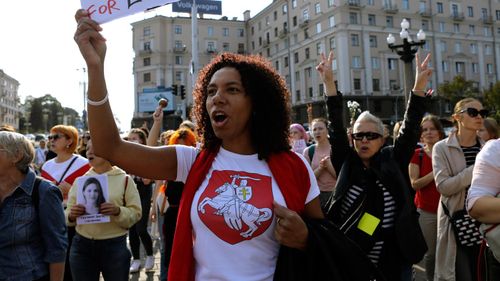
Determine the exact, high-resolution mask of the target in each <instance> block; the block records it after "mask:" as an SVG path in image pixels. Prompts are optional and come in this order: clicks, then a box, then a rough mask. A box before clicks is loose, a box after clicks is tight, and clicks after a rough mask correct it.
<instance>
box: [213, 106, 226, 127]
mask: <svg viewBox="0 0 500 281" xmlns="http://www.w3.org/2000/svg"><path fill="white" fill-rule="evenodd" d="M210 117H211V119H212V123H213V126H214V127H219V128H220V127H223V126H224V125H225V124H226V123H227V120H228V116H227V115H226V113H225V112H224V111H220V110H216V111H214V112H212V114H211V116H210Z"/></svg>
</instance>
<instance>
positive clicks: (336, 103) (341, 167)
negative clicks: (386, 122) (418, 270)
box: [324, 93, 429, 264]
mask: <svg viewBox="0 0 500 281" xmlns="http://www.w3.org/2000/svg"><path fill="white" fill-rule="evenodd" d="M344 103H345V102H344V101H343V98H342V95H341V94H340V93H339V95H338V96H331V97H328V99H327V106H328V114H329V121H330V126H331V127H332V129H333V136H332V138H333V139H332V154H331V160H332V164H333V166H334V168H335V171H336V172H337V174H338V177H337V185H336V188H335V193H334V194H333V195H332V197H331V198H330V200H329V201H328V202H327V204H326V205H325V206H324V211H325V214H326V216H327V218H328V219H329V220H331V221H332V222H333V223H334V224H336V225H338V226H339V227H340V228H341V226H342V224H343V223H344V221H342V220H343V219H342V218H341V216H340V207H341V206H340V205H341V202H342V200H343V199H344V198H345V195H346V194H347V191H348V190H349V188H351V187H352V185H353V183H354V182H359V180H360V179H359V177H360V176H361V175H363V173H362V172H361V171H363V169H364V167H363V164H362V161H361V160H360V158H359V156H358V155H357V153H356V151H355V150H354V149H353V148H351V147H350V146H349V143H348V139H347V133H346V128H345V126H344V120H343V114H344V113H343V112H344ZM428 103H429V98H424V97H420V96H416V95H413V94H411V96H410V99H409V106H408V109H407V112H406V113H405V118H404V121H403V124H402V126H401V129H400V133H399V136H398V137H397V139H396V141H395V144H394V146H386V147H384V148H382V149H381V150H380V151H379V152H377V153H376V154H375V155H374V156H373V157H372V159H371V162H370V171H371V172H372V173H373V174H374V175H375V176H376V178H378V179H379V180H380V181H381V182H382V184H383V185H384V186H385V187H386V188H387V189H388V190H389V192H390V193H391V194H392V195H393V196H394V199H395V201H396V207H397V213H396V218H395V224H394V238H395V240H396V241H395V245H396V247H397V250H398V251H399V252H400V254H401V255H400V257H396V258H397V259H398V260H401V261H402V262H403V263H406V264H415V263H418V262H419V261H420V260H421V259H422V257H423V255H424V254H425V252H426V251H427V245H426V243H425V240H424V238H423V235H422V231H421V229H420V226H419V224H418V213H417V212H416V209H415V206H414V204H413V196H412V194H413V193H412V189H411V187H410V186H409V180H408V165H409V163H410V160H411V157H412V155H413V152H414V150H415V147H416V144H417V142H418V140H419V137H420V121H421V120H422V117H423V116H424V114H425V112H426V108H427V105H428ZM361 207H362V206H361ZM347 217H349V216H347ZM341 229H342V228H341Z"/></svg>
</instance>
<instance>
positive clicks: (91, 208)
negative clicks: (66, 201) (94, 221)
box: [82, 177, 106, 215]
mask: <svg viewBox="0 0 500 281" xmlns="http://www.w3.org/2000/svg"><path fill="white" fill-rule="evenodd" d="M82 194H83V199H84V202H82V203H83V205H84V206H85V214H86V215H95V214H99V206H101V204H102V203H104V202H106V199H105V198H104V195H103V192H102V186H101V183H100V182H99V180H98V179H97V178H94V177H89V178H87V179H86V180H85V183H84V184H83V188H82Z"/></svg>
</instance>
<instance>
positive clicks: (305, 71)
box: [304, 67, 311, 78]
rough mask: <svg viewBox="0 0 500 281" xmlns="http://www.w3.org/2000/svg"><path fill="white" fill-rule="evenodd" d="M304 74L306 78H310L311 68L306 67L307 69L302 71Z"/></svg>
mask: <svg viewBox="0 0 500 281" xmlns="http://www.w3.org/2000/svg"><path fill="white" fill-rule="evenodd" d="M304 74H305V77H306V78H311V68H310V67H308V68H306V69H304Z"/></svg>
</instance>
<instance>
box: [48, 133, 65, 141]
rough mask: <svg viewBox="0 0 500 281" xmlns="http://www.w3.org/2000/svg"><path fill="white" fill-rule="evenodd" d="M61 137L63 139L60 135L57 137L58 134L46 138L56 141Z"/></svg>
mask: <svg viewBox="0 0 500 281" xmlns="http://www.w3.org/2000/svg"><path fill="white" fill-rule="evenodd" d="M62 137H63V136H62V135H59V134H53V135H50V136H48V137H47V138H48V139H49V140H57V139H59V138H62Z"/></svg>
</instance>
